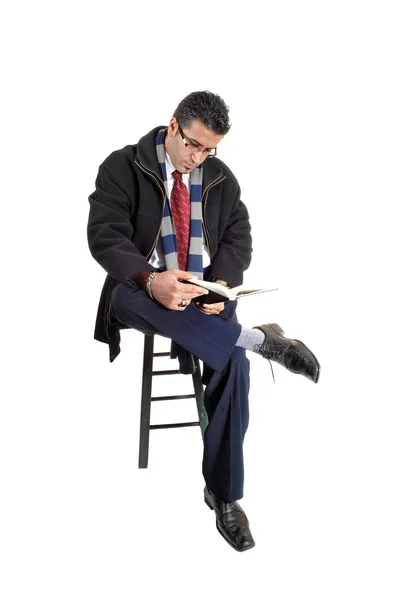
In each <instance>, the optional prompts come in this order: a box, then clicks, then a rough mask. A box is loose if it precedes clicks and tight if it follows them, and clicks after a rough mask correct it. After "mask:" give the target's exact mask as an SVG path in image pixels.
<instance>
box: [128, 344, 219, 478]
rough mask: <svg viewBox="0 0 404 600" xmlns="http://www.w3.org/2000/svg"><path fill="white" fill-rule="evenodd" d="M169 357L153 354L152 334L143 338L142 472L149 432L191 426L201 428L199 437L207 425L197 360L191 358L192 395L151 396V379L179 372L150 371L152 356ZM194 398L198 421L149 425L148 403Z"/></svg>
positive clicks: (140, 455) (149, 404)
mask: <svg viewBox="0 0 404 600" xmlns="http://www.w3.org/2000/svg"><path fill="white" fill-rule="evenodd" d="M160 356H170V352H154V335H145V336H144V350H143V377H142V401H141V411H140V437H139V468H140V469H145V468H147V465H148V460H149V433H150V430H151V429H171V428H175V427H194V426H199V427H200V428H201V433H202V437H203V434H204V432H205V429H206V427H207V425H208V417H207V414H206V411H205V407H204V404H203V394H204V388H203V384H202V377H201V368H200V364H199V359H198V358H197V357H196V356H193V360H194V363H195V372H194V373H193V374H192V380H193V385H194V392H195V393H194V394H182V395H170V396H152V395H151V394H152V378H153V377H158V376H165V375H177V374H178V373H180V370H179V369H173V370H162V371H154V370H153V359H154V357H160ZM187 398H195V401H196V407H197V411H198V416H199V421H191V422H186V423H166V424H162V425H151V424H150V411H151V403H152V402H158V401H166V400H179V399H187Z"/></svg>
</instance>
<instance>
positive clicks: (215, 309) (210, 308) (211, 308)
mask: <svg viewBox="0 0 404 600" xmlns="http://www.w3.org/2000/svg"><path fill="white" fill-rule="evenodd" d="M196 304H197V306H198V308H199V309H200V310H201V311H202V312H204V313H205V315H218V314H220V313H221V312H222V310H224V302H216V303H215V304H201V303H200V302H197V303H196Z"/></svg>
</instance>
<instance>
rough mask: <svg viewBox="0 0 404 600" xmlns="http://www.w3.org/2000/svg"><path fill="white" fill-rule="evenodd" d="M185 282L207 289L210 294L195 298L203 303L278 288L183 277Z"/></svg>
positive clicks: (225, 300) (234, 298)
mask: <svg viewBox="0 0 404 600" xmlns="http://www.w3.org/2000/svg"><path fill="white" fill-rule="evenodd" d="M181 281H182V282H183V283H192V284H194V285H199V286H200V287H203V288H205V289H207V290H209V294H205V295H202V296H198V297H197V298H194V300H193V301H194V302H201V303H202V304H213V303H215V302H228V301H229V300H240V298H245V297H246V296H252V294H261V293H262V292H274V291H275V290H277V289H278V288H254V289H253V288H245V287H244V286H243V285H238V286H237V287H234V288H227V287H225V286H224V285H222V284H221V283H216V281H203V280H202V279H197V278H194V277H193V278H192V279H181Z"/></svg>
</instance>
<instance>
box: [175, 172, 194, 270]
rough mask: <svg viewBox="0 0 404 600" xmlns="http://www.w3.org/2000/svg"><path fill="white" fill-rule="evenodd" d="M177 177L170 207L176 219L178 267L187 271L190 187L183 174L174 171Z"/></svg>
mask: <svg viewBox="0 0 404 600" xmlns="http://www.w3.org/2000/svg"><path fill="white" fill-rule="evenodd" d="M172 174H173V176H174V178H175V181H174V185H173V189H172V192H171V198H170V209H171V214H172V216H173V220H174V227H175V235H176V237H177V255H178V268H179V269H181V271H186V269H187V263H188V249H189V227H190V222H191V205H190V201H189V193H188V188H187V186H186V185H185V183H184V182H183V181H182V175H181V173H179V172H178V171H173V173H172Z"/></svg>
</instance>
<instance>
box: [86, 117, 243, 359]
mask: <svg viewBox="0 0 404 600" xmlns="http://www.w3.org/2000/svg"><path fill="white" fill-rule="evenodd" d="M162 128H163V127H157V128H156V129H153V130H152V131H150V132H149V133H148V134H147V135H145V136H144V137H142V138H141V139H140V140H139V142H138V144H137V145H133V146H132V145H130V146H125V148H122V149H121V150H117V151H115V152H113V153H112V154H110V156H108V158H107V159H106V160H105V161H104V162H103V163H102V164H101V166H100V168H99V171H98V176H97V179H96V183H95V185H96V189H95V191H94V192H93V193H92V194H91V195H90V197H89V202H90V215H89V220H88V230H87V235H88V243H89V247H90V251H91V253H92V255H93V257H94V258H95V259H96V261H97V262H99V264H100V265H101V266H102V267H103V268H104V269H105V271H106V272H107V273H108V275H107V278H106V280H105V283H104V287H103V290H102V293H101V298H100V303H99V307H98V314H97V320H96V326H95V334H94V337H95V339H97V340H99V341H101V342H105V343H108V344H109V346H110V360H111V362H112V361H113V360H114V358H115V357H116V356H117V355H118V354H119V330H118V327H117V326H116V324H115V326H114V324H113V323H111V322H110V319H109V303H110V296H111V292H112V289H113V287H114V286H115V285H116V284H117V283H118V282H125V283H127V284H129V285H131V284H133V283H134V282H135V279H136V274H137V273H141V272H147V271H155V270H156V269H155V268H154V267H152V266H151V265H150V264H149V263H148V262H147V261H148V259H149V258H150V257H151V255H152V254H153V251H154V249H155V247H156V244H157V241H158V238H159V233H160V226H161V220H162V216H163V206H164V201H165V196H166V192H165V187H164V182H163V180H162V178H161V173H160V168H159V165H158V161H157V154H156V142H155V139H156V135H157V132H158V131H159V130H160V129H162ZM202 207H203V208H202V211H203V218H202V225H203V231H204V235H205V241H206V243H207V246H208V250H209V254H210V257H211V264H210V266H209V267H208V269H207V270H206V272H205V279H214V278H217V279H223V280H224V281H227V283H228V285H229V286H230V287H234V286H237V285H240V284H241V283H242V282H243V271H245V270H246V269H247V267H248V266H249V264H250V260H251V251H252V248H251V234H250V223H249V218H248V212H247V209H246V207H245V206H244V204H243V203H242V201H241V200H240V187H239V184H238V182H237V180H236V178H235V177H234V175H233V173H232V172H231V171H230V169H229V168H228V167H227V166H226V165H225V164H224V163H223V162H222V161H221V160H219V159H218V158H209V159H207V160H205V162H204V163H203V182H202Z"/></svg>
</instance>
